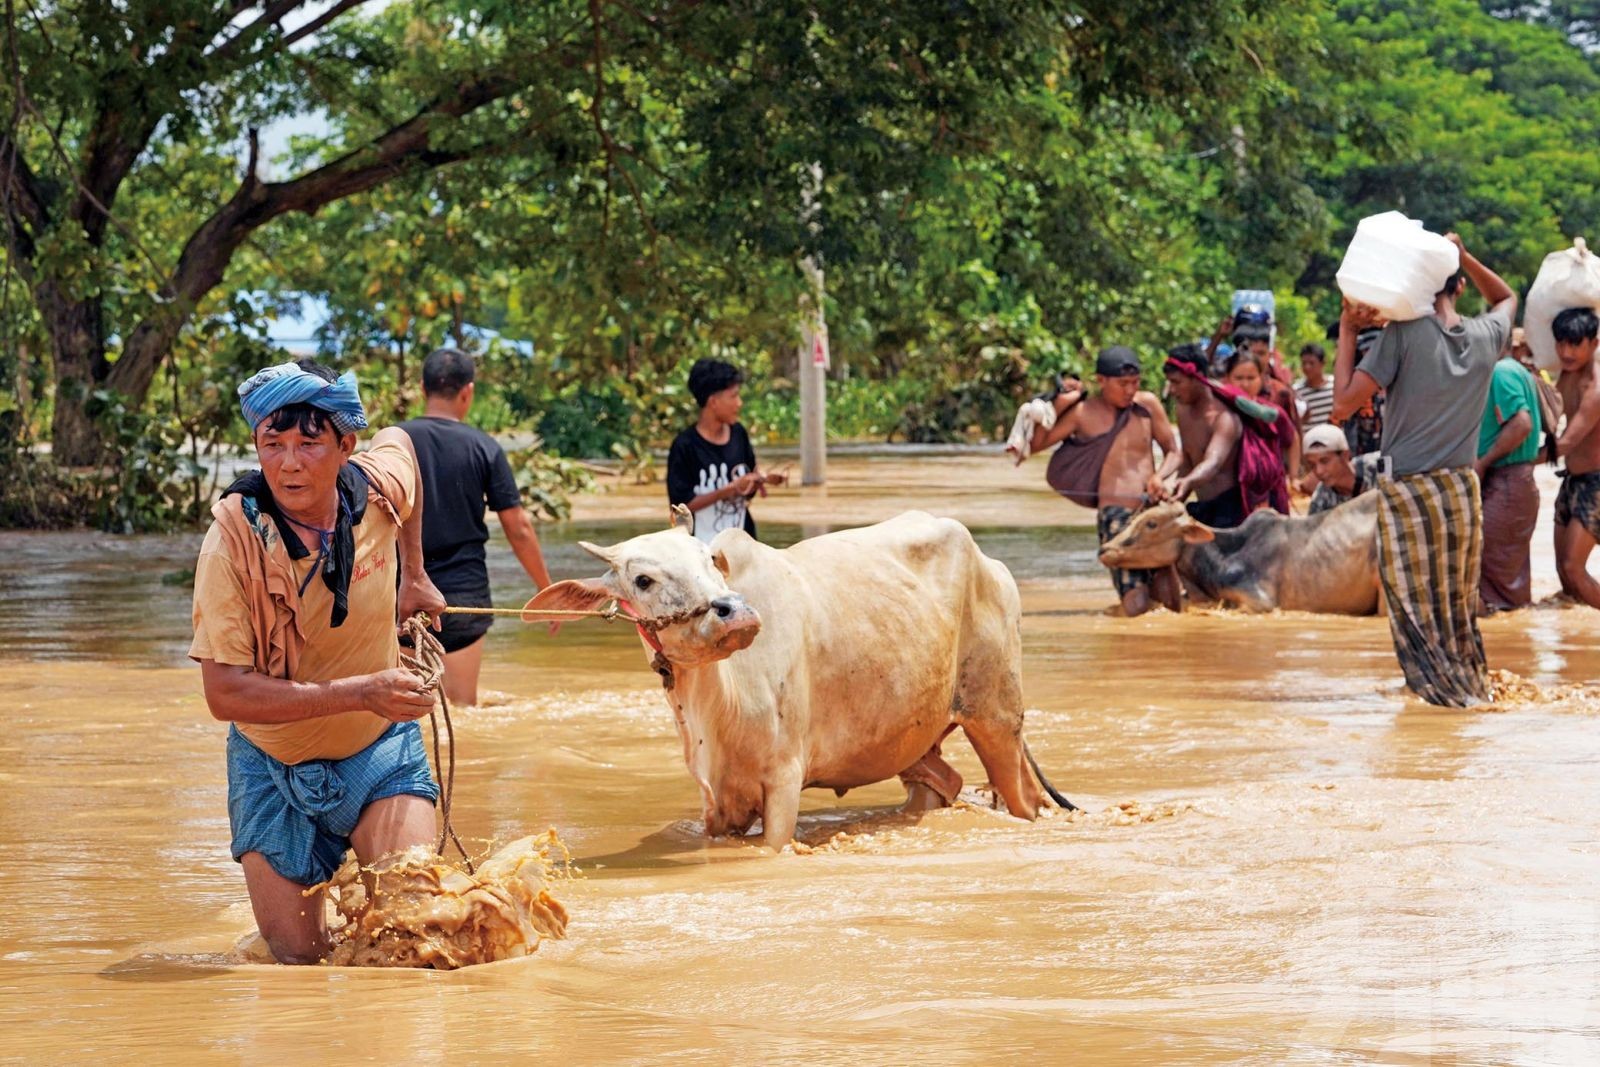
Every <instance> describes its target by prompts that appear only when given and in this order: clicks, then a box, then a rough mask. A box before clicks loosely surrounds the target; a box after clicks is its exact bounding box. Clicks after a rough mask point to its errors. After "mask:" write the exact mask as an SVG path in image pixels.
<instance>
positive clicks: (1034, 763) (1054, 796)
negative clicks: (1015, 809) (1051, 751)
mask: <svg viewBox="0 0 1600 1067" xmlns="http://www.w3.org/2000/svg"><path fill="white" fill-rule="evenodd" d="M1022 754H1023V755H1024V756H1027V757H1028V766H1030V767H1032V768H1033V775H1034V777H1035V778H1037V779H1039V784H1040V785H1042V786H1044V791H1045V792H1046V793H1049V794H1050V799H1051V800H1053V801H1055V802H1056V803H1057V804H1058V805H1059V806H1060V807H1061V809H1062V810H1063V811H1077V810H1078V805H1076V804H1074V803H1073V802H1072V801H1070V800H1068V799H1067V798H1066V797H1064V796H1062V795H1061V794H1060V793H1059V792H1058V791H1057V790H1056V787H1055V786H1053V785H1051V784H1050V779H1048V778H1046V777H1045V776H1044V772H1043V771H1041V770H1040V769H1039V761H1038V760H1036V759H1034V758H1033V750H1032V749H1030V748H1029V747H1028V742H1026V741H1024V742H1022Z"/></svg>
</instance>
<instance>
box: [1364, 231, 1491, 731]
mask: <svg viewBox="0 0 1600 1067" xmlns="http://www.w3.org/2000/svg"><path fill="white" fill-rule="evenodd" d="M1447 239H1448V240H1449V241H1450V242H1451V243H1452V244H1454V245H1455V246H1456V248H1457V250H1458V251H1459V253H1460V264H1461V268H1462V270H1464V271H1465V272H1466V275H1467V277H1469V278H1471V279H1472V284H1473V286H1474V287H1476V288H1477V290H1478V292H1479V293H1481V294H1482V295H1483V299H1484V302H1485V303H1486V304H1488V305H1489V310H1488V312H1487V313H1485V314H1483V315H1478V316H1475V317H1473V318H1463V317H1462V316H1461V315H1460V314H1458V313H1457V311H1456V298H1457V297H1458V296H1459V295H1460V292H1461V286H1462V276H1461V274H1460V273H1459V272H1457V273H1454V274H1452V275H1450V277H1449V278H1448V279H1447V280H1446V281H1445V283H1444V287H1443V288H1442V289H1440V290H1439V292H1438V293H1437V294H1435V296H1434V300H1433V310H1432V312H1431V313H1430V314H1426V315H1423V316H1422V317H1421V318H1417V319H1412V320H1410V321H1406V322H1397V321H1391V322H1390V323H1389V324H1388V325H1387V326H1385V327H1384V328H1383V333H1382V334H1381V335H1380V336H1379V338H1378V341H1377V343H1376V344H1375V345H1373V346H1372V348H1371V350H1370V351H1369V352H1368V353H1367V355H1366V356H1365V358H1363V359H1362V360H1361V362H1360V365H1359V366H1358V365H1357V364H1356V334H1357V333H1358V332H1359V331H1360V330H1361V328H1362V327H1363V326H1364V325H1366V322H1367V319H1369V318H1370V317H1371V311H1372V309H1370V308H1366V307H1363V306H1361V305H1357V304H1355V303H1353V302H1352V301H1350V300H1349V299H1348V298H1347V299H1346V300H1345V304H1344V310H1343V312H1342V314H1341V316H1340V325H1339V352H1338V358H1337V360H1336V362H1335V367H1334V398H1333V417H1334V421H1336V422H1337V421H1339V420H1341V419H1344V418H1346V417H1348V416H1350V415H1352V414H1354V413H1355V412H1356V411H1358V410H1360V408H1361V407H1362V406H1363V405H1364V404H1366V403H1367V402H1368V401H1369V400H1371V399H1372V397H1373V396H1374V395H1375V394H1376V393H1377V392H1378V390H1380V389H1384V390H1387V400H1386V403H1385V407H1384V421H1383V448H1382V455H1383V461H1382V466H1383V468H1384V470H1383V471H1382V473H1380V475H1379V479H1378V494H1379V495H1378V501H1379V503H1378V570H1379V577H1380V579H1381V581H1382V584H1383V594H1384V600H1385V605H1386V607H1387V610H1388V615H1389V628H1390V632H1391V634H1392V635H1393V637H1394V646H1395V654H1396V656H1397V657H1398V658H1399V660H1400V666H1401V668H1402V669H1403V670H1404V671H1405V676H1406V684H1407V685H1408V686H1409V687H1410V688H1411V690H1412V691H1413V692H1415V693H1416V694H1417V695H1418V696H1420V697H1422V699H1424V700H1426V701H1427V702H1428V703H1430V704H1440V705H1445V706H1449V707H1468V706H1471V705H1474V704H1480V703H1485V702H1487V701H1488V699H1489V694H1488V675H1487V669H1486V666H1485V663H1484V657H1483V638H1482V637H1481V636H1480V635H1479V633H1478V624H1477V620H1476V617H1475V614H1476V613H1475V611H1474V608H1475V607H1476V600H1477V595H1478V581H1479V573H1480V572H1479V568H1480V560H1481V555H1482V549H1483V504H1482V499H1481V497H1480V491H1479V485H1478V475H1477V472H1476V470H1475V469H1474V465H1475V464H1476V462H1477V459H1478V434H1479V425H1480V422H1481V420H1482V417H1483V411H1484V405H1485V404H1486V402H1487V401H1488V396H1489V383H1490V379H1491V378H1492V377H1493V375H1494V365H1495V362H1496V361H1497V360H1498V359H1499V357H1500V352H1501V351H1502V350H1503V349H1504V348H1505V345H1506V341H1507V340H1508V339H1509V338H1510V336H1511V324H1512V321H1513V318H1514V316H1515V315H1516V310H1517V297H1516V294H1515V293H1513V292H1512V291H1511V287H1510V286H1508V285H1506V283H1505V282H1504V281H1502V280H1501V278H1500V276H1499V275H1498V274H1496V273H1495V272H1494V271H1492V270H1490V269H1489V268H1488V267H1485V266H1484V265H1483V264H1482V263H1480V262H1478V260H1477V259H1476V258H1474V257H1473V256H1472V255H1471V254H1470V253H1469V252H1467V250H1466V249H1465V248H1464V247H1463V246H1462V244H1461V239H1460V238H1459V237H1457V236H1456V235H1455V234H1449V235H1447Z"/></svg>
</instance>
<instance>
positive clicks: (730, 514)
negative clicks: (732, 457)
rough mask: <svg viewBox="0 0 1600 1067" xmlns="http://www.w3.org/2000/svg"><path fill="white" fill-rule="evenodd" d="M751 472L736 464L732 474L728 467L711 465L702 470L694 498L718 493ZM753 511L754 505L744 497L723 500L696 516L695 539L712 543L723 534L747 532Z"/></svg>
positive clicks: (722, 464)
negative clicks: (747, 518) (747, 520)
mask: <svg viewBox="0 0 1600 1067" xmlns="http://www.w3.org/2000/svg"><path fill="white" fill-rule="evenodd" d="M748 473H750V468H749V467H747V466H745V465H744V464H743V463H736V464H734V465H733V468H732V469H731V470H730V469H729V468H728V465H727V464H726V463H711V464H708V465H706V466H704V467H701V468H700V476H699V478H698V480H696V482H695V487H694V495H695V496H701V495H703V494H705V493H715V492H716V491H717V490H718V489H721V488H722V487H723V486H725V485H728V484H729V483H731V482H736V481H738V480H739V479H740V478H742V477H744V476H745V475H746V474H748ZM749 510H750V502H749V501H748V500H746V499H745V498H744V497H742V496H735V497H730V498H728V499H726V500H719V501H717V502H716V503H715V504H712V505H710V506H709V507H704V508H701V509H700V510H699V511H697V512H696V513H695V516H694V535H695V536H696V537H698V538H699V539H700V540H702V541H705V542H707V543H709V542H710V541H711V539H712V538H713V537H715V536H717V534H719V533H721V532H722V531H723V530H736V529H737V530H742V529H744V516H745V512H747V511H749Z"/></svg>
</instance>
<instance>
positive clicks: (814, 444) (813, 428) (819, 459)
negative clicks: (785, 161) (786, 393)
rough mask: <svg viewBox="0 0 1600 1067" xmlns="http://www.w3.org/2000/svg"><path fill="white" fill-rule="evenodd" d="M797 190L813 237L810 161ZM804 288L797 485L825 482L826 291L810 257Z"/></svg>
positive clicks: (814, 171)
mask: <svg viewBox="0 0 1600 1067" xmlns="http://www.w3.org/2000/svg"><path fill="white" fill-rule="evenodd" d="M807 178H808V180H807V181H806V183H805V185H804V187H803V188H802V189H801V190H800V204H801V209H800V218H801V221H802V222H804V223H805V224H806V225H807V226H809V227H810V228H811V232H812V233H816V232H817V230H818V228H819V226H818V223H817V220H816V216H817V194H818V193H819V192H821V191H822V167H821V166H820V165H818V164H815V163H813V164H812V165H811V167H810V168H809V172H808V174H807ZM800 273H801V274H802V275H804V276H805V281H806V289H805V292H803V293H802V294H801V295H800V352H799V356H800V360H799V363H800V484H801V485H822V484H823V483H825V482H826V481H827V480H828V391H827V381H828V377H827V375H828V323H827V320H826V318H825V317H824V314H823V300H824V297H825V295H826V290H825V289H824V286H823V278H822V265H821V263H819V262H818V261H817V257H816V256H814V255H811V256H806V257H805V258H804V259H802V260H801V261H800Z"/></svg>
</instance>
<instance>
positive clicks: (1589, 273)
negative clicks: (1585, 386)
mask: <svg viewBox="0 0 1600 1067" xmlns="http://www.w3.org/2000/svg"><path fill="white" fill-rule="evenodd" d="M1577 307H1584V308H1589V309H1590V310H1592V311H1595V312H1600V256H1596V255H1595V254H1594V253H1592V252H1590V251H1589V246H1588V245H1587V244H1586V243H1585V242H1584V240H1583V238H1582V237H1577V238H1574V239H1573V241H1572V247H1571V248H1563V249H1561V250H1560V251H1557V252H1551V253H1550V254H1549V255H1548V256H1545V257H1544V262H1543V263H1542V264H1540V265H1539V276H1538V277H1537V278H1535V279H1534V280H1533V288H1532V289H1530V290H1528V309H1527V311H1526V312H1524V313H1523V316H1522V326H1523V334H1524V336H1525V337H1526V338H1527V341H1528V347H1529V348H1530V349H1531V350H1532V351H1533V361H1534V363H1536V364H1538V366H1539V368H1540V369H1541V370H1549V371H1553V370H1555V369H1556V366H1557V362H1558V361H1557V360H1556V336H1555V331H1554V330H1553V329H1552V325H1553V324H1554V323H1555V321H1556V316H1557V315H1559V314H1561V313H1562V312H1563V311H1565V310H1567V309H1568V308H1577Z"/></svg>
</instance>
